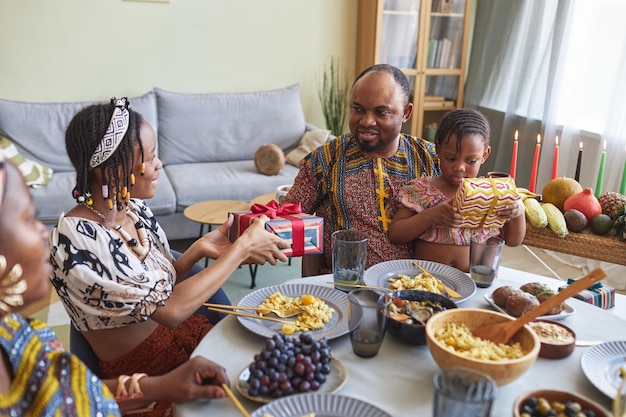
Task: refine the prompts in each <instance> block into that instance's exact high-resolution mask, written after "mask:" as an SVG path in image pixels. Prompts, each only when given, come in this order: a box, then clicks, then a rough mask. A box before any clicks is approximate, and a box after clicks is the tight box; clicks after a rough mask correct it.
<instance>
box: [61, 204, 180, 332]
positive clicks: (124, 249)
mask: <svg viewBox="0 0 626 417" xmlns="http://www.w3.org/2000/svg"><path fill="white" fill-rule="evenodd" d="M129 204H130V207H131V208H132V209H133V210H134V211H135V212H136V213H137V216H138V217H139V221H141V222H143V224H144V226H145V228H146V232H147V234H148V238H149V239H150V250H149V251H148V254H147V255H146V257H145V259H142V260H140V259H139V258H137V256H136V255H135V253H134V252H133V251H132V249H131V248H130V247H129V246H128V245H127V244H126V243H125V242H124V240H123V239H122V238H121V237H120V235H119V234H118V233H117V232H116V231H114V230H112V229H110V228H108V227H106V226H104V225H102V224H100V223H99V222H95V221H92V220H88V219H85V218H82V217H64V216H61V218H60V219H59V223H58V224H57V225H56V226H55V227H54V228H53V229H52V230H51V231H50V241H49V247H50V251H51V257H50V258H51V261H52V266H53V275H52V277H51V278H50V279H51V281H52V285H54V288H55V289H56V291H57V294H58V295H59V298H60V299H61V301H63V305H64V307H65V310H66V311H67V313H68V315H69V316H70V318H71V319H72V323H73V324H74V326H76V328H77V329H78V330H81V331H87V330H98V329H110V328H118V327H123V326H127V325H129V324H132V323H137V322H140V321H145V320H148V318H149V317H150V316H152V314H154V312H155V311H156V309H157V307H158V306H160V305H163V304H164V302H165V300H167V299H168V298H169V297H170V294H171V293H172V290H173V289H174V284H175V283H176V271H175V269H174V265H173V264H172V260H173V257H172V255H171V253H170V247H169V243H168V242H167V238H166V236H165V233H164V232H163V230H162V229H161V227H160V226H159V224H158V222H157V221H156V219H155V218H154V215H153V214H152V212H151V211H150V209H149V208H148V206H146V205H145V203H144V202H143V201H142V200H136V199H131V201H130V203H129Z"/></svg>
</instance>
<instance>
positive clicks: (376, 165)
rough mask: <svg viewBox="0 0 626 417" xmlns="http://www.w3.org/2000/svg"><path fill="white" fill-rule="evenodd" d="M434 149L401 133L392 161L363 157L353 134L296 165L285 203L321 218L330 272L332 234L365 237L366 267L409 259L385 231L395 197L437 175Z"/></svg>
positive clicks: (394, 207) (407, 250)
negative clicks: (340, 232) (419, 180)
mask: <svg viewBox="0 0 626 417" xmlns="http://www.w3.org/2000/svg"><path fill="white" fill-rule="evenodd" d="M440 173H441V172H440V170H439V159H438V158H437V156H436V153H435V146H434V144H432V143H430V142H427V141H425V140H423V139H418V138H415V137H414V136H410V135H407V134H404V133H401V134H400V140H399V146H398V151H397V152H396V154H395V155H393V156H392V157H390V158H373V159H372V158H369V157H366V156H365V155H364V154H363V152H361V149H360V148H359V144H358V142H357V139H356V138H355V137H354V135H353V134H351V133H346V134H344V135H343V136H340V137H337V138H336V139H334V140H332V141H330V142H327V143H325V144H324V145H322V146H321V147H319V148H317V149H315V150H314V151H313V152H311V153H310V154H309V155H307V157H306V158H305V159H303V160H302V161H301V162H300V172H299V173H298V176H297V177H296V179H295V182H294V185H293V187H292V188H291V190H290V191H289V194H287V196H286V197H285V200H284V202H285V203H295V202H300V203H301V204H302V210H303V211H304V212H306V213H310V214H313V213H316V214H317V215H318V216H320V217H323V218H324V256H325V260H326V265H327V268H326V269H324V270H323V271H322V272H330V265H331V264H332V252H331V248H330V235H331V234H332V232H334V231H335V230H341V229H356V230H360V231H363V232H365V233H366V234H367V235H368V236H369V239H368V248H367V266H366V267H367V268H369V267H370V266H372V265H375V264H377V263H380V262H383V261H388V260H392V259H407V258H412V255H411V250H410V247H409V245H408V244H404V245H394V244H392V243H391V242H390V241H389V237H388V236H387V231H388V230H389V224H390V222H391V219H392V218H393V215H394V214H395V212H396V210H397V208H398V204H399V203H398V201H397V198H396V195H397V193H398V191H399V190H400V189H401V188H402V187H403V186H404V185H405V184H406V183H407V182H408V181H410V180H412V179H414V178H416V177H419V176H420V175H422V174H426V175H439V174H440Z"/></svg>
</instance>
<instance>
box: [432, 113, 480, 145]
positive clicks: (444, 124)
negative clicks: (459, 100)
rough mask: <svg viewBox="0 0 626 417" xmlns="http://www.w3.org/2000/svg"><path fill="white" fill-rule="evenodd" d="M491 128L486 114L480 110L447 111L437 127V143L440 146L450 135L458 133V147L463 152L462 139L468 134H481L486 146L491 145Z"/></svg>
mask: <svg viewBox="0 0 626 417" xmlns="http://www.w3.org/2000/svg"><path fill="white" fill-rule="evenodd" d="M490 133H491V128H490V127H489V121H488V120H487V118H486V117H485V115H484V114H482V113H481V112H479V111H478V110H474V109H468V108H461V109H456V110H451V111H449V112H448V113H446V114H445V115H444V116H443V118H442V119H441V122H440V124H439V128H437V133H436V135H435V145H436V146H437V147H438V148H440V147H441V146H442V145H443V144H444V143H445V142H446V141H447V140H449V138H450V135H456V137H457V141H456V149H457V152H461V139H463V138H464V137H465V136H467V135H480V136H482V137H483V139H484V141H485V147H487V146H489V136H490Z"/></svg>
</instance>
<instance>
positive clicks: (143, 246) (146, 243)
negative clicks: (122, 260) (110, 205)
mask: <svg viewBox="0 0 626 417" xmlns="http://www.w3.org/2000/svg"><path fill="white" fill-rule="evenodd" d="M82 204H83V205H84V206H85V207H87V208H88V209H89V210H91V211H93V212H94V213H96V215H97V216H98V217H100V218H101V219H102V220H103V221H104V222H105V223H108V222H107V220H106V217H105V216H104V214H102V213H100V212H99V211H98V210H96V209H95V208H93V207H92V206H90V205H87V204H85V203H82ZM126 215H127V216H128V217H130V219H131V220H132V221H133V223H134V225H135V229H136V230H137V235H138V236H139V242H137V239H135V238H133V237H131V236H130V235H129V234H128V232H127V231H126V230H124V229H123V228H122V226H121V225H117V224H111V226H112V227H113V229H114V230H115V231H116V232H117V233H119V234H120V236H122V239H124V240H125V241H126V243H128V246H130V248H131V249H132V250H133V252H135V253H136V254H137V255H138V256H139V257H140V258H143V257H144V256H145V255H146V254H147V253H148V251H149V250H150V239H148V234H147V233H146V228H145V226H144V224H143V223H142V222H141V221H140V220H139V216H137V214H135V212H134V211H132V210H131V209H130V207H126Z"/></svg>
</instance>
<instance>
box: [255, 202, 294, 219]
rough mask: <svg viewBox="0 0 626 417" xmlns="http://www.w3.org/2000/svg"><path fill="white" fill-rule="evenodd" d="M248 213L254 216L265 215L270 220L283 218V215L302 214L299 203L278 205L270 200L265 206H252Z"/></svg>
mask: <svg viewBox="0 0 626 417" xmlns="http://www.w3.org/2000/svg"><path fill="white" fill-rule="evenodd" d="M250 211H252V212H253V213H255V214H265V215H266V216H267V217H269V218H270V219H275V218H276V217H285V216H284V215H285V214H300V213H302V205H301V204H300V203H293V204H292V203H286V204H280V205H279V204H278V203H277V202H276V200H272V201H270V202H269V203H267V204H253V205H252V207H250Z"/></svg>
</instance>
